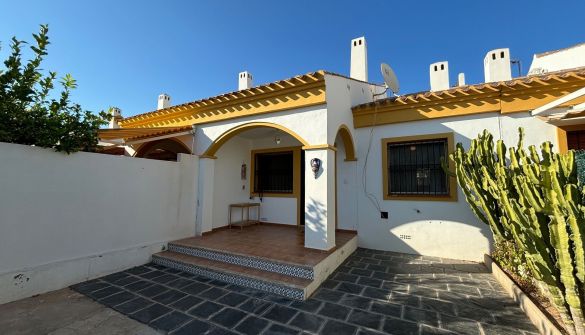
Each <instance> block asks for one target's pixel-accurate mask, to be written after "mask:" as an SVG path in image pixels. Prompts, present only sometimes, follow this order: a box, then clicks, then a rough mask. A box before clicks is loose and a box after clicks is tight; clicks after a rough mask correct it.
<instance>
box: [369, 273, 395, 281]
mask: <svg viewBox="0 0 585 335" xmlns="http://www.w3.org/2000/svg"><path fill="white" fill-rule="evenodd" d="M394 277H395V274H394V273H387V272H378V271H376V272H374V274H373V275H372V278H375V279H380V280H394Z"/></svg>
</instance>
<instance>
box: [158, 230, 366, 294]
mask: <svg viewBox="0 0 585 335" xmlns="http://www.w3.org/2000/svg"><path fill="white" fill-rule="evenodd" d="M335 235H336V236H335V238H336V243H337V246H336V247H335V248H334V249H332V250H328V251H324V250H316V249H309V248H306V247H305V246H304V243H305V237H304V233H303V232H301V231H299V230H298V229H297V228H296V227H295V226H291V225H278V224H261V225H257V226H250V227H246V228H244V229H236V228H232V229H229V228H221V229H217V230H215V231H213V232H211V233H208V234H205V235H203V236H197V237H190V238H186V239H182V240H177V241H174V242H171V243H169V246H168V251H164V252H161V253H158V254H155V255H153V262H154V263H156V264H159V265H164V266H167V267H172V268H175V269H177V270H181V271H185V272H190V273H192V274H196V275H203V276H206V277H209V278H212V279H217V280H222V281H225V282H228V283H232V284H237V285H241V286H246V287H250V288H254V289H260V290H263V291H268V292H271V293H275V294H278V295H282V296H285V297H288V298H293V299H298V300H304V299H307V298H308V297H309V296H310V295H311V294H312V293H313V292H314V291H315V290H316V289H317V288H318V287H319V285H320V284H321V283H322V282H323V281H324V280H325V279H326V278H327V277H328V276H329V275H330V274H331V273H332V272H333V271H334V270H335V269H336V268H337V266H339V264H341V263H342V262H343V261H344V260H345V259H346V258H347V257H348V256H349V255H350V254H351V253H352V252H354V251H355V250H356V248H357V234H356V233H353V232H339V231H338V232H336V234H335Z"/></svg>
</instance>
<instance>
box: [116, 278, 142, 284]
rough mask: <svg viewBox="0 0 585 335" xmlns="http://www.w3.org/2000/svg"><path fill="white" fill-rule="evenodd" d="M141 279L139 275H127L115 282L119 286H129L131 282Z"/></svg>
mask: <svg viewBox="0 0 585 335" xmlns="http://www.w3.org/2000/svg"><path fill="white" fill-rule="evenodd" d="M139 280H140V278H138V277H134V276H127V277H124V278H120V279H118V280H116V281H115V282H113V284H114V285H118V286H127V285H130V284H133V283H136V282H137V281H139Z"/></svg>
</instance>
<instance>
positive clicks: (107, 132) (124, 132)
mask: <svg viewBox="0 0 585 335" xmlns="http://www.w3.org/2000/svg"><path fill="white" fill-rule="evenodd" d="M192 132H193V126H181V127H152V128H116V129H100V130H98V138H99V139H100V140H101V141H103V142H107V143H112V144H136V143H143V142H150V141H154V140H159V139H163V138H169V137H176V136H181V135H189V134H192Z"/></svg>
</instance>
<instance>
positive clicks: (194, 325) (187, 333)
mask: <svg viewBox="0 0 585 335" xmlns="http://www.w3.org/2000/svg"><path fill="white" fill-rule="evenodd" d="M211 328H212V325H211V324H209V323H207V322H204V321H201V320H193V321H191V322H189V323H187V324H185V325H184V326H182V327H181V328H179V329H177V330H175V331H173V333H172V335H193V334H205V333H206V332H207V331H208V330H210V329H211Z"/></svg>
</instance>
